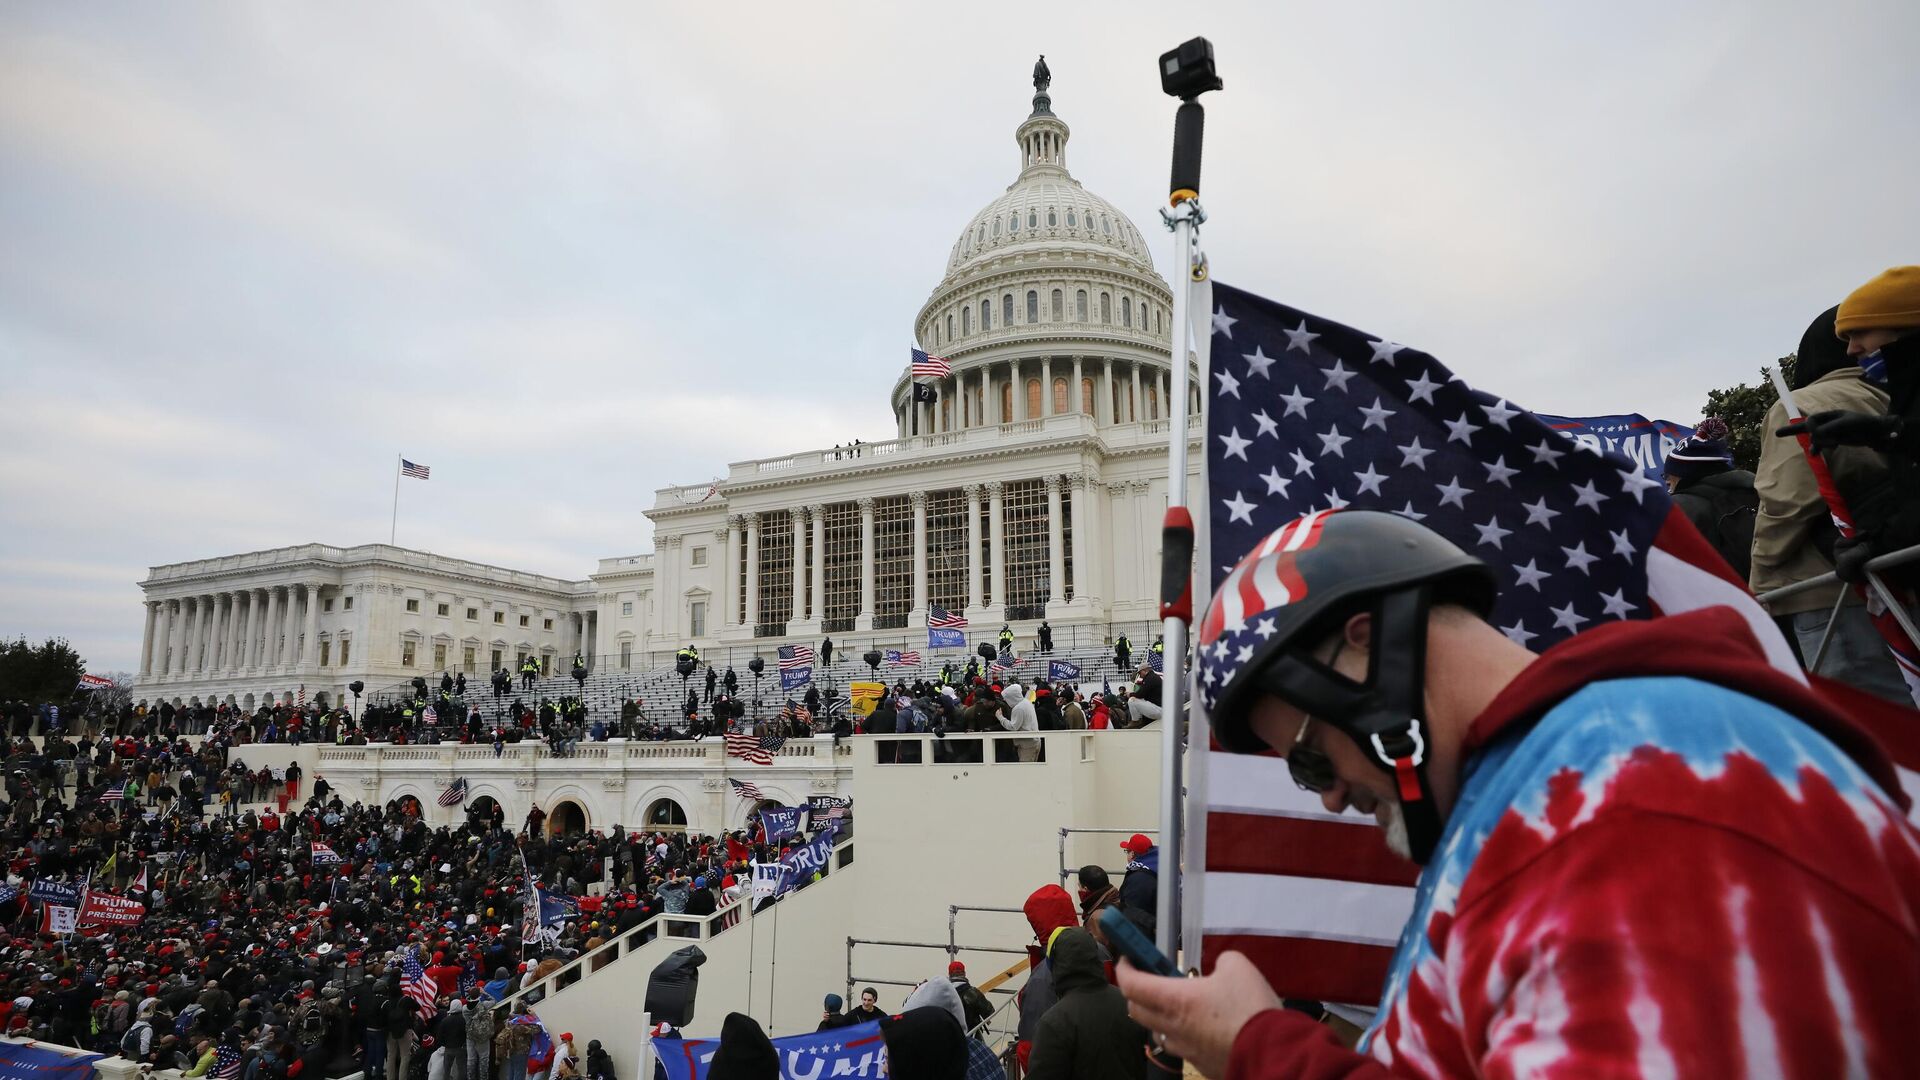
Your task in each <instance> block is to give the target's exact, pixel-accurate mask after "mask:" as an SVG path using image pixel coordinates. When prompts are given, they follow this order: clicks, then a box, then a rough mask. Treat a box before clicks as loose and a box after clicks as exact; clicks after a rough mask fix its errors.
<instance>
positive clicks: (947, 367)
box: [913, 349, 953, 379]
mask: <svg viewBox="0 0 1920 1080" xmlns="http://www.w3.org/2000/svg"><path fill="white" fill-rule="evenodd" d="M951 374H953V365H952V364H951V363H948V362H947V359H946V358H945V357H942V356H928V355H927V354H926V353H925V352H924V351H922V350H920V349H915V350H913V377H914V378H916V379H944V378H946V377H947V376H949V375H951Z"/></svg>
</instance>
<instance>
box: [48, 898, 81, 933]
mask: <svg viewBox="0 0 1920 1080" xmlns="http://www.w3.org/2000/svg"><path fill="white" fill-rule="evenodd" d="M45 910H46V913H47V919H46V922H45V923H43V924H42V925H41V927H40V929H41V930H42V931H44V932H46V933H49V934H71V933H73V932H74V931H75V930H76V929H78V928H79V926H80V921H79V914H80V911H79V909H78V908H71V907H68V906H67V905H65V904H48V905H47V906H46V909H45Z"/></svg>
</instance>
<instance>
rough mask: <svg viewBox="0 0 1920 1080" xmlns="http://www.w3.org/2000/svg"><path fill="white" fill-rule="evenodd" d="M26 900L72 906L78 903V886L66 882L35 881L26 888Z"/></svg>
mask: <svg viewBox="0 0 1920 1080" xmlns="http://www.w3.org/2000/svg"><path fill="white" fill-rule="evenodd" d="M27 899H29V900H40V901H43V902H45V903H49V904H66V905H68V906H73V905H75V904H78V903H79V902H80V886H79V884H78V883H75V882H67V881H44V880H42V881H35V882H34V883H33V884H31V885H28V886H27Z"/></svg>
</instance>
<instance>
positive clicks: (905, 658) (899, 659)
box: [887, 649, 920, 667]
mask: <svg viewBox="0 0 1920 1080" xmlns="http://www.w3.org/2000/svg"><path fill="white" fill-rule="evenodd" d="M887 663H889V664H893V665H895V666H897V667H905V666H913V667H918V666H919V665H920V653H919V652H918V651H917V650H911V649H909V650H904V651H903V650H900V649H888V650H887Z"/></svg>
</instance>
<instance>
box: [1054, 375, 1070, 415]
mask: <svg viewBox="0 0 1920 1080" xmlns="http://www.w3.org/2000/svg"><path fill="white" fill-rule="evenodd" d="M1067 404H1068V401H1067V380H1065V379H1058V378H1057V379H1055V380H1053V411H1054V412H1056V413H1063V412H1066V411H1067Z"/></svg>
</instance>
